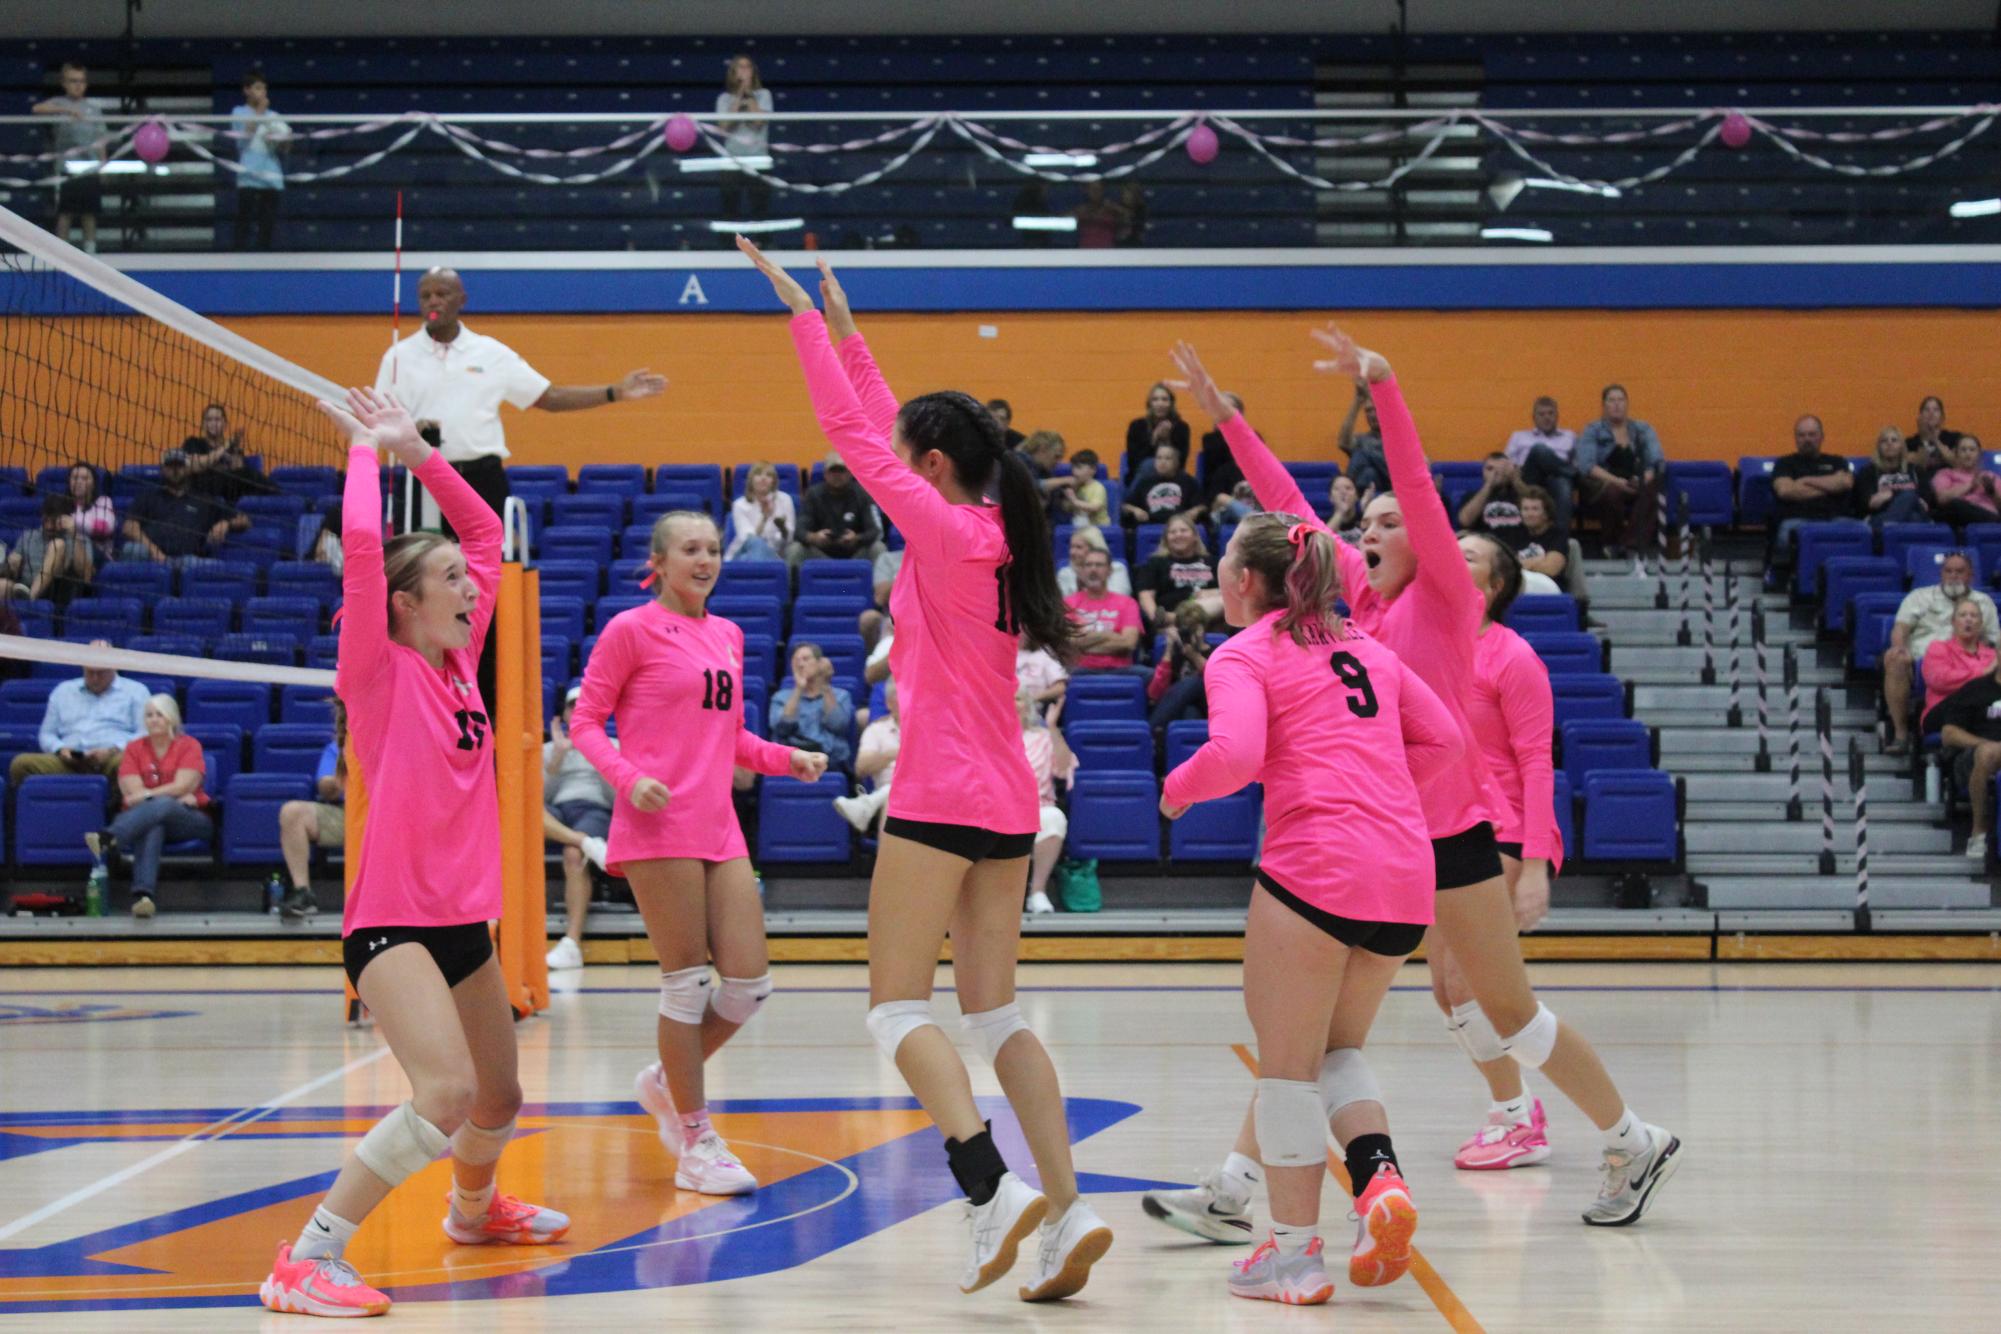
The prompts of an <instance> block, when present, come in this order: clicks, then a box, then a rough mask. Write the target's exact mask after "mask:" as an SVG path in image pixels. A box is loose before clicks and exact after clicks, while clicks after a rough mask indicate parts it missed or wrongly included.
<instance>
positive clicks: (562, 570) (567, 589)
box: [535, 560, 604, 606]
mask: <svg viewBox="0 0 2001 1334" xmlns="http://www.w3.org/2000/svg"><path fill="white" fill-rule="evenodd" d="M535 570H536V575H537V580H536V582H537V585H538V586H539V587H540V589H541V590H542V596H543V597H545V598H551V597H558V598H575V599H577V600H578V601H579V602H582V603H584V604H585V605H586V606H588V605H590V604H591V603H593V602H596V601H597V600H598V594H599V593H601V592H603V591H604V567H603V566H602V565H599V564H597V563H596V562H594V561H587V560H544V561H538V562H537V563H536V565H535Z"/></svg>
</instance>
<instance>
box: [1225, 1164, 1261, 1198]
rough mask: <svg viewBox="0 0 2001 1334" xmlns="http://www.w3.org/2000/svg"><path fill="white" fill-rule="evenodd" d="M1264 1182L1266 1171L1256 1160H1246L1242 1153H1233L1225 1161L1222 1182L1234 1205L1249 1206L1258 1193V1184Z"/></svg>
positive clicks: (1227, 1195) (1226, 1194)
mask: <svg viewBox="0 0 2001 1334" xmlns="http://www.w3.org/2000/svg"><path fill="white" fill-rule="evenodd" d="M1263 1180H1264V1169H1263V1167H1262V1166H1261V1165H1260V1164H1259V1163H1258V1161H1257V1160H1256V1159H1255V1158H1246V1157H1244V1155H1243V1154H1241V1153H1236V1152H1234V1151H1233V1152H1232V1153H1231V1154H1230V1156H1229V1157H1228V1158H1225V1159H1224V1160H1223V1173H1222V1180H1221V1182H1220V1184H1221V1186H1222V1188H1223V1193H1224V1195H1225V1196H1226V1197H1227V1198H1228V1199H1229V1200H1231V1201H1232V1202H1234V1203H1238V1204H1248V1203H1250V1199H1251V1196H1252V1195H1253V1194H1255V1193H1256V1192H1257V1188H1258V1183H1259V1182H1260V1181H1263Z"/></svg>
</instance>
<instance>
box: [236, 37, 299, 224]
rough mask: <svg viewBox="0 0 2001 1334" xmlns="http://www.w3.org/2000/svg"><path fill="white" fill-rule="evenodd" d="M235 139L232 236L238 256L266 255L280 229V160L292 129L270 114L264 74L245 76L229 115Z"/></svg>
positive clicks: (248, 72)
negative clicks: (243, 253) (242, 252)
mask: <svg viewBox="0 0 2001 1334" xmlns="http://www.w3.org/2000/svg"><path fill="white" fill-rule="evenodd" d="M229 129H230V133H232V134H234V135H235V136H236V163H237V166H238V167H240V168H241V170H240V171H238V172H237V173H236V235H235V244H236V248H237V249H238V250H252V249H255V250H269V249H270V248H271V238H272V233H273V231H274V230H275V229H276V228H277V225H278V201H279V200H280V199H281V198H283V197H284V194H285V168H284V167H283V166H282V165H280V163H279V161H278V155H279V154H280V153H283V152H285V151H286V150H288V149H289V148H291V146H292V127H291V126H289V125H287V124H286V123H285V122H284V121H282V120H279V119H278V113H277V112H275V111H273V110H272V109H271V90H270V87H269V85H267V84H266V83H265V82H264V71H263V70H261V69H256V68H254V67H253V68H251V69H248V70H245V71H244V72H243V101H242V102H241V103H239V104H238V105H237V106H236V107H235V108H234V109H232V110H231V111H230V113H229Z"/></svg>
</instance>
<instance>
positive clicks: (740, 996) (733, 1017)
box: [709, 973, 771, 1024]
mask: <svg viewBox="0 0 2001 1334" xmlns="http://www.w3.org/2000/svg"><path fill="white" fill-rule="evenodd" d="M770 999H771V974H770V973H765V974H763V975H762V976H760V977H719V978H717V979H716V990H715V994H714V995H712V996H710V997H709V1005H710V1006H711V1007H712V1008H714V1010H715V1012H716V1013H717V1014H719V1015H721V1016H722V1017H723V1018H725V1019H727V1020H729V1021H730V1022H731V1023H733V1024H747V1023H749V1022H750V1019H751V1016H752V1015H754V1014H756V1013H757V1012H758V1011H759V1010H761V1009H763V1008H764V1003H765V1002H766V1001H768V1000H770Z"/></svg>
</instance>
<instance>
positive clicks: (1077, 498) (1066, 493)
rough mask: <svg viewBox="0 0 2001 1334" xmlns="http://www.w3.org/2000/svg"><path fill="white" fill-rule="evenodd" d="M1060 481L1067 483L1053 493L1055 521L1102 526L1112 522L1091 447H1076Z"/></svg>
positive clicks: (1096, 460) (1108, 501) (1106, 496)
mask: <svg viewBox="0 0 2001 1334" xmlns="http://www.w3.org/2000/svg"><path fill="white" fill-rule="evenodd" d="M1064 480H1065V481H1066V482H1067V485H1066V486H1065V487H1064V489H1063V490H1061V491H1058V492H1057V493H1056V504H1055V510H1056V522H1058V523H1080V524H1081V523H1088V524H1092V525H1103V524H1108V523H1110V522H1111V521H1112V513H1111V510H1110V509H1109V508H1108V506H1109V504H1110V497H1109V496H1108V495H1107V493H1106V491H1105V484H1104V483H1103V482H1101V481H1099V480H1098V455H1097V452H1096V451H1095V450H1089V449H1080V450H1078V451H1077V456H1076V457H1075V458H1073V459H1071V460H1070V476H1069V477H1068V478H1067V479H1064Z"/></svg>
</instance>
